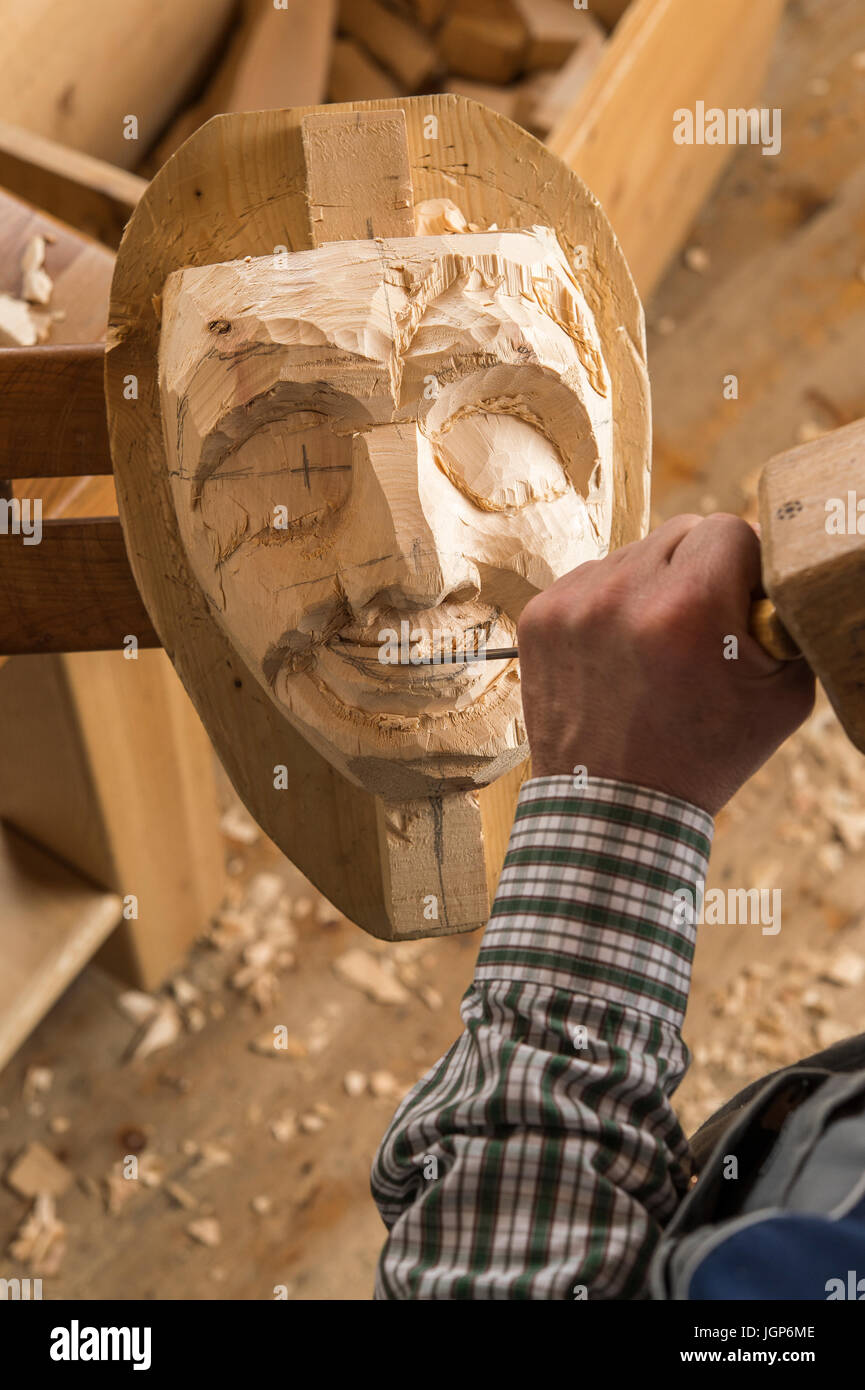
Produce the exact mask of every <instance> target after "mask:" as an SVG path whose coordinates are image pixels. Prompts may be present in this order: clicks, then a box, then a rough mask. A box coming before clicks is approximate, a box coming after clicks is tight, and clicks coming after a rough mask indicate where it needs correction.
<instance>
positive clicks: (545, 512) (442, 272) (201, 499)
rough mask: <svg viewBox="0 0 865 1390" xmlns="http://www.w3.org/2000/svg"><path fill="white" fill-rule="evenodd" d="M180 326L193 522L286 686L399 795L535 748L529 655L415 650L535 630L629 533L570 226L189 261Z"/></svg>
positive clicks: (373, 776)
mask: <svg viewBox="0 0 865 1390" xmlns="http://www.w3.org/2000/svg"><path fill="white" fill-rule="evenodd" d="M162 325H163V326H162V337H161V343H160V353H159V381H160V393H161V401H162V414H163V427H164V434H165V444H166V451H167V456H168V460H169V468H170V471H171V485H172V495H173V498H174V505H175V507H176V510H177V516H178V521H179V526H180V531H181V535H182V538H183V543H184V546H185V549H186V552H187V555H188V559H189V562H190V565H191V567H192V569H193V571H194V573H195V575H196V577H197V579H198V581H199V583H200V584H201V587H202V589H203V591H204V593H205V594H206V596H207V598H208V601H209V603H210V604H211V606H212V609H213V611H214V614H215V615H216V616H217V618H218V621H219V622H220V623H221V624H222V626H223V628H224V630H225V632H226V633H227V634H228V636H229V638H230V640H231V642H232V643H233V644H234V645H235V646H236V648H237V649H238V650H239V651H240V653H241V654H242V656H243V657H244V660H245V661H246V663H247V664H248V665H249V667H250V668H251V670H252V671H253V672H254V673H255V675H256V677H257V678H258V680H259V681H260V684H261V686H262V687H263V689H264V690H265V691H266V692H267V695H268V697H269V698H270V699H272V700H273V701H274V702H276V704H277V705H278V706H279V707H280V708H281V709H283V710H284V712H285V714H286V715H287V717H288V718H289V720H290V721H291V723H292V724H294V725H295V726H296V727H297V728H298V729H299V730H300V731H301V732H302V733H303V734H304V736H305V737H306V738H307V739H309V741H310V742H312V743H313V744H314V746H315V747H317V748H318V749H319V751H320V752H322V753H323V754H324V755H325V756H326V757H327V758H328V759H329V760H330V761H331V763H333V764H334V765H335V766H336V767H337V768H338V769H339V770H340V771H342V772H344V773H345V774H346V775H348V776H349V777H351V778H352V779H353V780H355V781H356V782H358V783H359V784H360V785H362V786H364V787H366V788H367V789H368V790H370V791H373V792H377V793H379V794H381V795H384V796H394V797H396V798H400V797H407V796H421V795H428V794H430V793H431V792H432V791H435V790H436V789H439V790H441V789H451V788H455V787H458V786H469V785H472V784H475V785H484V784H486V783H487V782H489V781H492V780H493V778H494V777H496V776H498V775H499V774H500V773H502V772H503V771H505V770H506V769H507V768H508V767H510V766H513V765H514V764H515V763H516V762H518V761H520V760H521V759H522V758H523V757H524V756H525V754H526V751H527V750H526V747H525V731H524V727H523V721H522V709H521V701H520V686H519V667H518V664H517V663H516V662H514V661H486V662H476V663H470V664H462V665H447V664H445V665H426V664H424V665H418V664H414V662H417V660H418V659H423V658H428V657H429V656H430V655H439V654H441V653H443V652H444V653H447V652H453V651H455V652H457V653H459V652H462V651H464V650H466V649H467V648H468V649H471V648H472V647H473V646H474V647H477V646H480V645H482V644H483V643H486V645H487V646H488V647H504V646H512V645H513V644H514V641H515V630H516V621H517V618H518V617H519V614H520V612H521V610H522V608H523V606H524V605H525V603H526V602H527V601H528V600H529V599H530V598H531V597H532V595H533V594H535V593H537V592H538V591H539V590H541V589H544V588H546V587H548V586H549V585H550V584H551V583H552V582H553V581H554V580H555V579H557V578H558V577H559V576H561V575H562V574H564V573H566V572H567V571H568V570H570V569H572V568H574V566H576V565H578V564H580V563H581V562H583V561H584V560H589V559H594V558H597V557H599V556H601V555H603V554H605V553H606V550H607V548H608V544H609V536H610V523H611V510H612V453H613V437H612V418H611V404H612V402H611V393H610V388H609V382H608V378H607V372H606V368H605V365H604V362H603V359H602V356H601V345H600V342H599V341H598V337H597V333H596V330H595V326H594V323H593V321H592V318H591V315H590V313H589V310H588V308H587V306H586V304H585V301H584V299H583V296H582V294H581V292H580V289H579V286H578V284H577V282H576V281H575V279H574V277H573V274H572V272H571V270H570V268H569V266H568V264H567V261H566V259H565V257H564V255H563V254H562V252H561V250H560V248H559V246H558V243H557V242H556V240H555V237H554V236H553V234H552V233H551V232H549V231H548V230H546V229H543V228H535V229H533V230H532V231H531V232H483V233H468V234H462V235H452V236H435V237H414V238H411V239H407V240H395V241H369V242H338V243H333V244H330V245H326V246H324V247H321V248H319V249H317V250H314V251H302V252H296V253H293V254H284V255H283V256H281V257H280V256H279V255H275V256H273V257H260V258H256V259H250V260H247V261H232V262H229V263H227V264H223V265H210V266H203V267H200V268H188V269H184V270H180V271H176V272H174V273H173V274H172V275H171V276H170V277H169V279H168V281H167V282H166V287H165V293H164V296H163V306H162ZM394 635H395V636H396V637H397V638H399V637H402V639H403V643H402V652H401V655H402V657H403V658H406V657H408V658H410V659H409V660H408V662H407V663H406V664H394V661H393V658H394V656H395V655H399V654H400V653H399V643H397V644H396V645H395V644H394V640H393V636H394ZM411 658H413V659H414V662H413V661H412V660H411Z"/></svg>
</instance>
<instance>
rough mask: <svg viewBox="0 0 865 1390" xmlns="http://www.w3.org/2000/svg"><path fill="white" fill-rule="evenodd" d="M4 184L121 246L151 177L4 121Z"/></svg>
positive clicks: (0, 138)
mask: <svg viewBox="0 0 865 1390" xmlns="http://www.w3.org/2000/svg"><path fill="white" fill-rule="evenodd" d="M0 186H2V187H3V188H5V189H6V190H7V191H8V192H9V193H15V194H17V196H18V197H19V198H24V199H26V201H27V202H28V203H32V204H33V205H34V207H38V208H41V209H42V210H43V211H44V212H50V213H51V215H52V216H53V217H60V218H62V219H63V221H64V222H67V223H69V225H70V226H72V227H75V228H77V230H78V231H80V232H86V233H87V234H88V235H89V236H94V237H96V238H97V240H99V241H102V242H104V243H105V244H106V245H107V246H113V247H116V246H117V245H118V243H119V241H120V237H121V235H122V233H123V228H124V226H125V225H126V222H127V220H128V218H129V214H130V213H131V212H132V209H133V208H134V207H135V205H136V203H137V202H138V200H139V198H140V197H141V195H142V193H143V192H144V190H145V188H146V187H147V180H146V179H141V178H139V177H138V176H137V174H130V173H129V172H128V170H126V169H118V168H117V167H116V166H115V165H114V164H108V163H106V161H105V160H103V159H95V158H94V157H93V156H92V155H89V154H82V153H81V152H80V151H78V150H73V149H70V148H69V147H68V146H67V145H59V144H58V143H57V142H56V141H55V140H49V139H48V138H47V136H45V135H37V134H36V133H35V132H34V131H32V130H24V129H23V127H21V126H17V125H12V124H11V123H10V122H9V121H0Z"/></svg>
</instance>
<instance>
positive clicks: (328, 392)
mask: <svg viewBox="0 0 865 1390" xmlns="http://www.w3.org/2000/svg"><path fill="white" fill-rule="evenodd" d="M188 409H189V392H187V393H185V394H184V395H183V396H181V397H180V399H179V401H178V403H177V435H178V438H177V458H178V465H179V466H178V476H179V477H181V478H185V479H187V480H190V481H192V483H193V485H194V488H195V501H196V502H197V501H198V498H199V497H200V494H201V488H202V486H203V484H204V483H205V482H206V481H207V479H208V478H209V477H210V475H211V474H212V473H213V472H214V471H215V470H216V469H217V468H218V467H219V465H220V464H222V463H224V462H225V461H226V460H227V459H230V458H231V456H232V455H233V454H235V453H237V452H238V451H239V450H240V449H241V448H242V447H243V446H244V445H245V444H246V443H248V441H249V440H250V439H252V438H253V436H254V435H256V434H258V432H259V431H260V430H262V429H264V428H266V426H268V425H272V424H276V423H284V424H285V425H286V428H287V430H290V429H291V425H292V417H294V416H307V417H309V416H317V417H318V420H317V421H316V420H313V421H308V422H307V423H306V424H305V425H304V424H301V423H300V421H296V422H295V431H294V432H296V433H302V432H303V431H304V429H308V428H312V427H314V425H315V424H316V423H318V424H321V425H328V424H329V425H331V427H332V426H333V423H334V422H336V421H338V420H340V419H345V418H346V417H347V416H349V415H351V417H352V420H353V421H357V424H358V428H363V426H364V425H366V424H369V423H371V420H372V417H371V414H370V412H369V410H368V409H367V408H366V407H365V406H364V405H363V403H362V402H361V401H359V400H358V399H357V398H356V397H355V396H352V395H350V394H349V393H348V392H346V391H340V390H338V389H337V388H336V387H334V386H332V385H331V384H330V382H327V381H308V382H296V381H280V382H277V383H276V384H275V385H274V386H272V387H270V389H269V390H267V391H262V392H259V393H258V394H257V395H255V396H252V397H251V398H250V399H249V400H248V401H245V402H244V403H243V404H241V405H236V406H233V407H230V408H229V409H228V410H227V411H225V412H224V413H223V414H222V415H221V416H220V417H219V418H218V419H217V420H216V421H215V423H214V427H213V428H212V429H211V430H210V432H209V433H208V435H207V437H206V438H205V439H204V441H203V443H202V446H201V452H200V454H199V456H198V459H197V462H196V464H195V467H194V469H193V470H192V472H191V473H187V472H186V471H185V470H184V466H183V435H184V422H185V419H186V415H187V413H188Z"/></svg>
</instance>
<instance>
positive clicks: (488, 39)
mask: <svg viewBox="0 0 865 1390" xmlns="http://www.w3.org/2000/svg"><path fill="white" fill-rule="evenodd" d="M528 44H529V35H528V30H527V29H526V26H525V23H524V21H523V19H522V18H521V17H520V16H519V15H518V14H517V13H516V11H515V10H514V9H513V8H512V7H511V6H510V4H505V5H504V6H503V5H501V4H500V3H499V0H456V4H454V5H452V6H451V8H450V10H449V13H448V17H447V19H446V20H445V22H444V24H443V25H442V27H441V30H440V31H439V34H438V47H439V52H440V53H441V55H442V57H443V58H444V60H445V62H446V63H447V65H448V67H449V68H450V70H451V72H454V73H457V74H458V75H459V76H460V77H472V78H475V79H476V80H477V81H479V82H498V83H503V82H510V81H512V80H513V78H515V77H516V76H517V74H518V73H519V72H520V71H521V70H522V68H523V67H524V66H525V58H526V53H527V51H528Z"/></svg>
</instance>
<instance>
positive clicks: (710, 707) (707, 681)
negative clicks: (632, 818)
mask: <svg viewBox="0 0 865 1390" xmlns="http://www.w3.org/2000/svg"><path fill="white" fill-rule="evenodd" d="M760 592H761V590H760V543H759V541H758V540H757V537H756V535H755V534H754V531H753V530H752V529H751V527H750V526H749V525H748V524H747V523H746V522H744V521H740V520H739V518H738V517H734V516H727V515H724V514H721V513H719V514H716V515H714V516H709V517H706V518H703V517H699V516H677V517H674V518H673V519H672V520H671V521H668V522H666V523H665V524H664V525H663V526H660V527H659V528H658V530H657V531H654V532H653V533H652V535H650V536H648V537H647V538H646V539H645V540H642V541H636V542H635V543H634V544H632V545H628V546H625V547H624V548H623V549H622V550H617V551H615V552H613V554H611V555H608V556H607V557H606V559H604V560H591V561H589V562H588V564H585V565H581V566H580V567H579V569H576V570H573V571H572V572H571V573H570V574H567V575H565V577H564V578H563V579H560V580H558V582H557V583H555V584H554V585H553V586H552V588H550V589H547V590H545V592H544V593H542V594H538V596H537V597H536V598H533V599H532V600H531V602H530V603H529V604H527V605H526V608H525V609H524V611H523V614H522V617H521V618H520V622H519V627H518V642H519V652H520V670H521V676H522V691H523V709H524V712H525V718H526V727H527V729H528V735H529V743H530V744H531V750H532V775H533V776H534V777H548V776H552V775H554V774H556V773H566V774H570V773H571V772H572V771H573V769H574V768H575V767H577V766H584V767H585V768H586V770H587V772H588V774H589V776H590V777H614V778H618V779H620V780H622V781H625V782H635V783H638V784H639V785H641V786H645V787H652V788H655V789H657V790H659V791H665V792H668V793H670V794H671V795H673V796H678V797H682V798H683V799H684V800H685V801H690V802H693V803H694V804H695V805H697V806H701V807H703V809H704V810H706V811H708V812H710V814H712V815H714V814H715V813H716V812H717V811H719V810H720V808H721V807H722V806H723V805H724V803H725V802H726V801H728V800H729V799H730V797H731V796H732V795H733V793H734V792H736V791H737V790H738V788H739V787H740V786H741V785H742V783H743V782H745V781H747V779H748V778H749V777H750V776H752V774H753V773H754V772H756V770H757V768H758V767H760V766H761V764H762V763H764V762H765V761H766V759H767V758H768V757H769V756H770V754H771V753H773V752H774V751H775V749H776V748H778V747H779V745H780V744H781V743H783V742H784V739H786V738H787V737H788V736H789V735H790V734H791V733H792V732H793V730H794V729H796V728H797V727H798V725H799V724H801V723H802V721H803V720H804V719H805V718H807V716H808V714H809V713H810V711H811V709H812V707H813V703H814V677H813V676H812V674H811V672H810V670H809V669H808V667H807V665H806V663H805V662H804V661H792V662H779V661H776V660H775V659H774V658H773V657H771V656H768V655H767V653H766V652H764V650H763V648H762V647H761V646H760V645H759V643H758V642H757V641H756V640H755V639H754V638H753V637H751V636H750V635H749V633H748V618H749V613H750V607H751V602H752V599H753V598H755V597H757V596H758V595H759V594H760ZM731 637H735V638H737V639H738V657H736V658H735V659H732V660H731V659H729V658H728V657H725V650H726V651H728V652H729V651H731V649H732V648H733V646H734V645H735V644H733V643H731V642H730V640H729V639H730V638H731Z"/></svg>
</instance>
